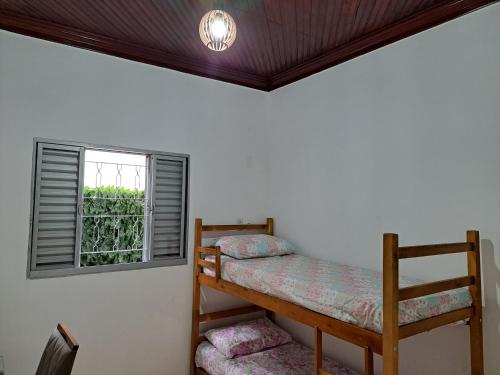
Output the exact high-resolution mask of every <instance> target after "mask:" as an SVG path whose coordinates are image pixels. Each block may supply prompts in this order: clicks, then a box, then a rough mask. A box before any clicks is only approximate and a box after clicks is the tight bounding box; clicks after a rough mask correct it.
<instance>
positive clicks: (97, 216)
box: [80, 150, 147, 267]
mask: <svg viewBox="0 0 500 375" xmlns="http://www.w3.org/2000/svg"><path fill="white" fill-rule="evenodd" d="M146 165H147V164H146V156H145V155H138V154H128V153H118V152H107V151H97V150H86V151H85V174H84V190H83V198H84V199H83V218H82V223H83V226H82V241H81V255H80V266H81V267H87V266H96V265H106V264H119V263H134V262H141V261H142V256H143V249H144V233H145V228H144V223H145V220H144V213H145V212H144V207H145V186H146V175H147V174H146Z"/></svg>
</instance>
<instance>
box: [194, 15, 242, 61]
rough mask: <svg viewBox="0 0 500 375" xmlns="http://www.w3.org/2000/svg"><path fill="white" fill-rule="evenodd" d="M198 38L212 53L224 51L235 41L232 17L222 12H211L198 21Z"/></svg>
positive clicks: (234, 27) (234, 26) (234, 25)
mask: <svg viewBox="0 0 500 375" xmlns="http://www.w3.org/2000/svg"><path fill="white" fill-rule="evenodd" d="M200 38H201V41H202V42H203V44H204V45H206V46H207V47H208V48H210V49H211V50H212V51H217V52H219V51H224V50H226V49H228V48H229V47H231V46H232V45H233V43H234V41H235V40H236V24H235V23H234V19H233V17H231V16H230V15H229V14H228V13H226V12H224V11H223V10H211V11H210V12H207V13H206V14H205V15H204V16H203V17H202V19H201V21H200Z"/></svg>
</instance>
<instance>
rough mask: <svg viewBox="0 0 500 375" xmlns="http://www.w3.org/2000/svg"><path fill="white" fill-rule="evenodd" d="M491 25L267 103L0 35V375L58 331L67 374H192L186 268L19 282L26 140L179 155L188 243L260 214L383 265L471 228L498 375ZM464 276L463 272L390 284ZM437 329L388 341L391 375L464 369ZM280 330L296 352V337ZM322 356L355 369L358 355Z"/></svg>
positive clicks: (394, 53) (498, 157) (490, 368)
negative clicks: (201, 228) (391, 238)
mask: <svg viewBox="0 0 500 375" xmlns="http://www.w3.org/2000/svg"><path fill="white" fill-rule="evenodd" d="M498 19H500V5H495V6H491V7H488V8H486V9H484V10H482V11H479V12H476V13H474V14H471V15H468V16H465V17H463V18H461V19H459V20H456V21H453V22H451V23H448V24H446V25H443V26H440V27H438V28H435V29H433V30H430V31H427V32H424V33H422V34H419V35H417V36H414V37H411V38H409V39H406V40H403V41H401V42H398V43H396V44H394V45H391V46H388V47H385V48H383V49H381V50H378V51H376V52H373V53H370V54H368V55H365V56H362V57H360V58H358V59H355V60H353V61H350V62H348V63H346V64H343V65H341V66H338V67H335V68H333V69H330V70H327V71H325V72H323V73H320V74H318V75H315V76H313V77H310V78H307V79H305V80H303V81H300V82H298V83H295V84H292V85H290V86H287V87H285V88H282V89H280V90H278V91H276V92H273V93H272V94H271V95H269V94H266V93H260V92H256V91H254V90H250V89H245V88H240V87H236V86H232V85H227V84H223V83H220V82H215V81H211V80H207V79H203V78H199V77H192V76H188V75H184V74H180V73H176V72H172V71H168V70H162V69H159V68H155V67H150V66H146V65H142V64H137V63H134V62H129V61H124V60H121V59H116V58H113V57H108V56H104V55H100V54H96V53H93V52H88V51H83V50H79V49H74V48H71V47H66V46H61V45H56V44H52V43H48V42H44V41H39V40H35V39H30V38H26V37H22V36H19V35H15V34H11V33H7V32H0V176H2V177H1V181H2V183H0V239H1V241H0V254H1V256H2V258H1V261H0V355H4V356H5V366H6V375H24V374H29V373H33V371H34V369H35V367H36V362H37V361H38V359H39V356H40V354H41V350H42V348H43V346H44V344H45V342H46V339H47V336H48V334H49V331H50V329H51V328H52V327H53V326H54V325H55V324H56V322H57V320H63V321H65V322H66V323H68V324H69V325H70V327H71V328H72V329H73V330H74V331H75V333H76V334H77V337H78V338H79V340H80V341H81V344H82V347H81V351H80V353H79V355H78V358H77V362H76V364H75V374H76V375H79V374H82V375H83V374H110V375H113V374H138V373H140V374H148V375H149V374H153V375H155V374H172V375H179V374H185V373H186V372H187V370H186V369H187V363H188V341H189V331H190V309H191V266H181V267H174V268H160V269H149V270H138V271H126V272H117V273H109V274H99V275H83V276H74V277H68V278H59V279H46V280H34V281H30V280H26V278H25V268H26V256H27V250H26V249H27V242H28V211H29V182H30V175H31V151H32V138H33V137H35V136H42V137H48V138H60V139H69V140H77V141H86V142H93V143H104V144H113V145H123V146H130V147H143V148H150V149H158V150H167V151H173V152H184V153H190V154H191V157H192V158H191V163H192V164H191V167H192V168H191V200H190V204H191V207H190V219H191V225H190V229H191V228H192V221H193V219H194V217H195V216H202V217H203V218H205V219H206V220H207V221H210V222H215V221H218V222H234V221H235V220H236V219H238V218H243V219H245V220H250V221H256V220H259V221H261V220H262V219H263V218H264V217H266V216H270V215H272V216H274V217H276V229H277V232H278V234H280V235H282V236H285V237H287V238H289V239H290V240H292V241H293V242H295V243H296V244H297V245H298V246H300V248H302V249H303V252H304V253H307V254H309V255H313V256H317V257H320V258H324V259H335V260H338V261H341V262H347V263H352V264H358V265H361V266H369V267H373V268H380V266H381V234H382V233H383V232H386V231H395V232H398V233H400V235H401V241H402V243H414V242H417V241H419V242H434V241H452V240H461V239H462V238H463V236H464V233H463V232H464V231H465V230H466V229H468V228H478V229H480V230H481V232H482V237H483V238H484V241H483V259H484V264H483V266H484V273H485V275H484V277H485V280H484V283H485V302H486V313H485V318H486V319H485V341H486V348H487V353H486V363H487V374H488V375H497V374H499V368H500V364H499V363H498V361H499V359H498V355H496V353H495V350H496V348H498V347H499V345H500V337H499V336H500V333H499V329H500V327H499V326H500V312H499V310H500V307H499V301H500V296H499V295H500V292H499V290H500V286H499V285H500V271H499V269H500V250H498V249H497V247H498V246H500V234H499V233H498V228H499V225H500V215H499V214H498V213H497V212H499V208H500V198H497V195H498V191H499V188H500V173H499V171H500V150H499V148H498V144H499V141H500V126H499V125H500V124H499V121H500V120H499V119H500V106H498V103H499V102H500V85H499V84H498V83H499V81H500V39H498V37H497V35H499V32H500V23H499V22H498ZM222 105H224V110H221V106H222ZM4 181H9V183H4ZM191 234H192V233H191ZM190 243H192V240H191V241H190ZM463 270H464V268H463V262H462V259H460V257H447V258H443V259H440V260H436V261H435V262H433V263H428V262H426V263H424V262H419V263H414V265H410V266H409V267H407V268H405V269H404V271H406V273H409V274H414V275H419V276H423V277H427V278H435V277H436V275H440V276H449V275H456V274H458V273H460V272H463ZM209 302H210V306H211V307H215V306H217V307H219V306H220V305H222V304H228V305H229V304H234V303H235V302H234V301H227V299H226V298H225V297H221V296H220V295H219V296H217V298H215V299H210V301H209ZM89 306H90V308H89ZM283 323H284V324H285V325H287V326H290V327H291V326H295V325H293V324H292V323H290V322H287V321H283ZM444 330H445V331H446V332H444V334H443V333H442V332H436V333H431V334H426V335H422V336H420V337H417V338H412V339H410V340H408V341H407V342H405V343H404V344H403V345H402V369H403V371H402V374H403V375H417V374H418V375H421V374H424V373H425V374H428V375H433V374H454V375H455V374H457V375H462V374H464V375H465V374H467V370H466V368H467V365H468V357H467V339H468V333H467V330H466V328H464V327H460V328H453V329H448V328H446V329H444ZM294 332H295V335H296V336H297V337H298V338H299V339H300V340H302V341H304V342H311V341H310V340H311V334H310V333H311V330H310V329H298V330H294ZM327 348H328V350H329V351H330V352H332V353H335V356H337V357H338V356H340V357H343V358H344V359H345V360H346V361H347V362H348V363H351V364H353V365H354V367H358V368H360V364H361V362H360V361H361V360H362V355H361V352H359V351H358V349H356V348H353V347H351V346H349V345H348V344H343V343H340V342H337V341H331V340H328V345H327Z"/></svg>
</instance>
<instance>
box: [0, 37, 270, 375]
mask: <svg viewBox="0 0 500 375" xmlns="http://www.w3.org/2000/svg"><path fill="white" fill-rule="evenodd" d="M266 100H267V95H265V94H262V93H260V92H257V91H255V90H250V89H246V88H241V87H238V86H234V85H228V84H224V83H220V82H216V81H213V80H208V79H202V78H198V77H194V76H189V75H185V74H181V73H176V72H173V71H168V70H164V69H159V68H155V67H151V66H147V65H143V64H138V63H134V62H129V61H125V60H121V59H117V58H113V57H109V56H105V55H101V54H97V53H93V52H88V51H84V50H81V49H75V48H70V47H66V46H61V45H57V44H53V43H48V42H44V41H40V40H36V39H31V38H27V37H23V36H19V35H16V34H11V33H7V32H3V31H0V181H1V183H0V239H1V240H0V254H1V257H0V356H1V355H3V356H4V357H5V367H6V375H25V374H33V373H34V371H35V369H36V363H37V361H38V360H39V358H40V355H41V351H42V349H43V347H44V345H45V343H46V340H47V338H48V335H49V333H50V331H51V330H52V328H53V327H55V325H56V323H57V321H58V320H62V321H65V322H66V323H67V324H68V325H69V326H70V327H71V328H72V330H73V331H74V332H75V334H76V336H77V338H78V339H79V341H80V344H81V350H80V352H79V354H78V356H77V361H76V363H75V374H76V375H78V374H81V375H85V374H106V375H113V374H121V375H123V374H145V375H146V374H147V375H154V374H171V375H181V374H186V373H187V370H186V369H187V366H188V363H189V362H188V353H189V337H190V330H191V325H190V321H191V293H192V292H191V283H192V280H191V277H192V276H191V275H192V271H191V270H192V268H191V265H189V266H179V267H172V268H156V269H148V270H138V271H126V272H115V273H107V274H98V275H85V276H73V277H67V278H55V279H45V280H26V259H27V258H26V257H27V246H28V214H29V198H30V193H29V190H30V178H31V154H32V140H33V137H36V136H39V137H47V138H57V139H66V140H76V141H84V142H92V143H98V144H111V145H123V146H130V147H139V148H147V149H152V150H165V151H172V152H182V153H189V154H191V196H190V220H191V224H190V225H189V229H190V234H191V235H192V230H191V229H192V228H193V220H194V217H195V216H201V217H203V218H205V219H207V220H208V221H210V222H236V220H237V219H238V218H245V219H247V220H251V221H256V220H258V221H259V222H260V221H263V219H264V218H265V217H266V213H267V208H265V205H264V204H263V203H262V202H263V201H264V192H265V191H264V187H263V186H262V184H260V183H256V182H259V181H262V180H263V176H264V170H263V169H262V168H261V166H263V165H265V163H264V162H263V161H262V158H263V157H264V156H263V155H264V153H263V152H262V149H261V146H260V144H261V143H259V142H257V141H258V140H259V139H260V137H259V136H258V131H257V129H258V125H259V124H261V123H262V122H263V120H262V116H263V115H261V113H262V111H261V108H262V107H263V106H264V102H265V101H266ZM190 237H191V240H190V244H192V236H190ZM191 248H192V246H191V245H190V247H189V252H190V253H189V255H190V256H191V254H192V252H191ZM190 263H191V259H190Z"/></svg>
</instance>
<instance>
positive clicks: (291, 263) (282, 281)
mask: <svg viewBox="0 0 500 375" xmlns="http://www.w3.org/2000/svg"><path fill="white" fill-rule="evenodd" d="M204 272H206V273H208V274H210V273H212V274H213V271H212V270H210V269H208V268H207V269H205V270H204ZM221 276H222V278H223V279H224V280H227V281H230V282H233V283H235V284H238V285H241V286H244V287H247V288H249V289H253V290H257V291H259V292H262V293H266V294H268V295H272V296H275V297H279V298H281V299H284V300H286V301H289V302H293V303H295V304H298V305H301V306H304V307H307V308H308V309H310V310H313V311H316V312H319V313H322V314H325V315H328V316H331V317H333V318H336V319H339V320H342V321H344V322H348V323H352V324H355V325H357V326H359V327H362V328H366V329H370V330H372V331H375V332H379V333H380V332H382V309H383V306H382V273H380V272H376V271H372V270H369V269H365V268H360V267H352V266H346V265H342V264H338V263H333V262H328V261H323V260H319V259H315V258H309V257H305V256H302V255H296V254H292V255H284V256H276V257H268V258H255V259H244V260H236V259H233V258H229V257H225V256H224V257H222V275H221ZM419 283H422V281H420V280H416V279H411V278H406V277H400V286H401V287H405V286H411V285H415V284H419ZM471 304H472V299H471V296H470V293H469V291H468V289H467V288H461V289H455V290H451V291H448V292H442V293H436V294H433V295H430V296H424V297H419V298H415V299H411V300H407V301H402V302H400V303H399V324H400V325H404V324H408V323H412V322H416V321H418V320H422V319H425V318H429V317H432V316H436V315H439V314H443V313H446V312H450V311H453V310H458V309H461V308H464V307H468V306H471Z"/></svg>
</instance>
